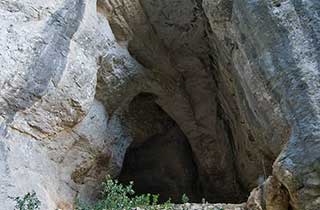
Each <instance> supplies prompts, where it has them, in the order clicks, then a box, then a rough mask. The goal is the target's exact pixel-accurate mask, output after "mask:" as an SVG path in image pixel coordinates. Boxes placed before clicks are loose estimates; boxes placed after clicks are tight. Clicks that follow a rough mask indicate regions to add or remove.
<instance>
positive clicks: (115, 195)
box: [76, 177, 187, 210]
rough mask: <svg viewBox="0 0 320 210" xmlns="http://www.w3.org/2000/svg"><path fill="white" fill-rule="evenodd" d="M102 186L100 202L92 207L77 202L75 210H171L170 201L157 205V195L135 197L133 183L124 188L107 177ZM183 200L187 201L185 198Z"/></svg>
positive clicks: (116, 181)
mask: <svg viewBox="0 0 320 210" xmlns="http://www.w3.org/2000/svg"><path fill="white" fill-rule="evenodd" d="M102 185H103V191H102V198H101V200H99V201H98V202H97V203H96V204H95V205H93V206H90V205H88V204H84V203H81V202H80V201H77V202H76V206H77V207H76V210H131V209H134V208H137V207H140V208H142V209H146V210H158V209H163V210H169V209H173V204H172V203H171V202H170V200H168V201H167V202H166V203H164V204H158V198H159V195H152V194H144V195H139V196H137V195H135V192H134V190H133V182H130V184H129V185H127V186H124V185H122V184H121V183H119V181H118V180H112V179H111V178H110V177H107V179H106V181H105V182H103V184H102ZM184 196H185V195H184ZM184 199H187V197H186V196H185V197H184Z"/></svg>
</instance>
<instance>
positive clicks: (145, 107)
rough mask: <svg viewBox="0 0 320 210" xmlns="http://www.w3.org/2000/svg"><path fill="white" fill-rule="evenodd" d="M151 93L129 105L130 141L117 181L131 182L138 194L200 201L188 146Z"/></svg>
mask: <svg viewBox="0 0 320 210" xmlns="http://www.w3.org/2000/svg"><path fill="white" fill-rule="evenodd" d="M155 99H156V97H155V96H154V95H152V94H148V93H141V94H139V95H138V96H136V97H135V98H134V99H133V101H132V102H131V104H130V105H129V109H128V113H127V119H129V121H130V123H131V126H130V127H131V129H130V130H131V131H132V136H133V142H132V143H131V145H130V146H129V148H128V149H127V152H126V154H125V158H124V162H123V167H122V170H121V173H120V175H119V176H118V180H119V181H120V183H124V184H128V183H129V182H130V181H133V182H134V190H135V191H136V193H137V194H138V195H139V194H147V193H151V194H158V195H159V202H165V201H167V200H168V199H169V198H170V199H171V201H172V202H175V203H179V202H181V198H182V195H183V194H186V195H187V196H188V198H189V199H190V201H192V202H199V201H200V199H201V193H200V188H199V185H198V173H197V166H196V164H195V162H194V160H193V154H192V149H191V146H190V144H189V142H188V139H187V137H186V136H185V134H184V133H183V132H182V131H181V129H180V128H179V126H178V125H177V123H176V122H175V121H174V120H173V119H172V118H171V117H170V116H169V115H168V114H167V113H166V112H165V111H164V110H163V109H161V107H160V106H159V105H157V104H156V102H155Z"/></svg>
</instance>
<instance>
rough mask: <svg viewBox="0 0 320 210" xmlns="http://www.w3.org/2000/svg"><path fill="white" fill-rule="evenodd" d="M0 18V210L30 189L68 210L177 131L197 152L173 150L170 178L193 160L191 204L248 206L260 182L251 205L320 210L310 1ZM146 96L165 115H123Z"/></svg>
mask: <svg viewBox="0 0 320 210" xmlns="http://www.w3.org/2000/svg"><path fill="white" fill-rule="evenodd" d="M0 11H1V13H0V26H1V29H2V30H0V49H1V50H0V87H1V90H0V185H1V189H0V203H1V204H2V206H1V207H0V208H3V209H12V208H13V201H12V200H11V199H9V198H8V197H14V196H18V195H22V194H24V193H26V192H28V191H31V190H35V191H36V192H37V194H38V195H39V198H40V200H41V202H42V209H45V210H48V209H49V210H51V209H55V208H61V209H72V206H73V200H74V198H75V197H77V196H78V197H80V198H81V199H83V200H89V201H90V200H92V199H94V198H95V197H96V196H97V192H98V189H99V183H100V182H101V180H102V179H103V178H104V176H105V175H106V174H111V175H112V176H114V177H116V176H118V175H119V173H120V171H121V168H122V166H123V161H124V157H125V154H126V151H127V149H128V148H129V147H130V145H131V147H130V148H132V147H134V146H136V147H137V148H138V146H137V145H139V146H141V145H144V144H145V143H148V141H149V140H150V139H151V140H152V138H150V137H152V136H153V135H155V134H159V133H161V135H160V136H161V138H160V137H159V138H158V140H157V141H158V143H156V144H155V145H159V146H158V147H157V148H154V147H152V146H150V147H147V148H149V149H150V150H152V149H154V150H153V151H161V149H163V148H166V147H162V144H163V143H164V142H168V141H167V140H168V135H169V134H171V132H172V136H175V137H176V138H175V139H181V138H182V137H183V139H184V141H185V142H186V141H188V142H186V144H184V145H190V150H191V151H192V155H191V154H189V156H191V157H187V156H188V155H185V154H187V153H184V152H183V151H179V152H181V153H178V152H177V154H180V155H177V156H178V157H180V159H179V160H178V161H176V162H174V161H172V163H171V165H170V170H176V171H173V174H176V175H177V176H178V174H184V172H181V171H182V168H184V167H185V168H188V167H189V166H188V165H189V164H188V163H189V162H193V166H192V167H195V169H194V170H192V171H195V172H194V173H196V175H195V176H193V175H192V180H193V181H194V179H196V180H195V182H196V183H197V187H198V188H197V190H198V192H197V193H198V194H199V196H200V197H201V196H203V197H206V199H207V200H209V201H212V202H243V201H245V200H246V199H247V196H248V195H249V192H250V191H251V190H253V189H254V188H255V187H257V186H258V185H259V186H260V187H259V188H256V189H254V190H253V192H252V193H251V196H250V198H249V201H248V206H250V207H249V209H250V208H252V209H254V208H256V209H259V208H260V209H263V210H275V209H277V210H282V209H283V210H285V209H294V210H318V209H319V206H320V200H319V197H320V153H319V150H320V141H319V138H320V124H319V122H320V105H319V103H320V92H319V87H320V81H319V78H320V77H319V60H320V41H319V40H320V32H319V30H320V25H319V24H320V21H319V20H320V16H319V11H320V2H319V1H318V0H305V1H300V0H281V1H280V0H279V1H278V0H274V1H266V0H258V1H246V0H237V1H235V0H234V1H233V0H210V1H209V0H97V1H90V0H76V1H74V0H47V1H31V0H12V1H11V0H10V1H9V0H2V1H0ZM141 94H142V95H143V94H150V95H152V98H153V99H152V100H153V102H152V103H153V104H154V105H155V104H157V105H156V106H158V107H160V108H161V110H162V111H161V112H154V110H153V109H152V108H150V109H149V106H147V105H148V104H147V103H146V108H144V106H143V105H141V109H133V110H132V103H133V102H134V101H135V99H136V97H137V96H138V95H140V96H141ZM142 102H143V101H142ZM136 110H137V111H139V113H140V111H141V113H142V114H141V113H140V114H139V113H135V111H136ZM160 113H162V114H160ZM163 113H165V114H163ZM163 116H166V117H163ZM142 121H143V122H142ZM169 121H170V122H172V123H173V124H174V125H175V126H173V127H171V128H172V129H167V130H166V129H164V127H165V125H166V123H167V122H169ZM157 126H158V127H157ZM151 140H150V142H151ZM150 142H149V143H150ZM141 147H143V146H141ZM182 147H183V146H182ZM143 148H144V147H143ZM168 148H169V149H165V150H166V151H167V152H168V153H170V154H174V151H176V150H178V149H179V147H177V146H176V145H173V146H172V145H171V146H170V147H168ZM183 148H184V147H183ZM181 150H182V149H181ZM144 152H147V154H149V153H148V151H144ZM149 152H150V151H149ZM129 153H130V149H128V154H129ZM162 153H163V155H165V152H162ZM190 153H191V152H190ZM143 154H144V153H143ZM155 157H156V158H155V159H154V161H159V160H161V158H162V156H161V154H159V155H158V156H155ZM166 158H167V157H166ZM163 160H165V158H163ZM124 164H125V165H126V164H127V163H124ZM179 164H181V165H183V167H179V166H178V165H179ZM175 165H176V167H174V166H175ZM175 172H176V173H175ZM180 172H181V173H180ZM137 173H139V172H137ZM155 173H156V172H155ZM166 174H168V173H167V172H164V174H163V175H162V177H163V176H165V175H166ZM129 175H130V174H129ZM270 175H271V178H268V179H267V177H268V176H270ZM194 177H196V178H194ZM164 178H165V177H164ZM171 178H172V177H171ZM163 180H165V179H162V181H163ZM172 180H177V182H178V181H182V182H184V181H183V180H178V179H177V177H173V178H172ZM186 180H187V179H186ZM188 180H189V179H188ZM190 180H191V179H190ZM186 182H188V181H185V182H184V183H186ZM146 187H147V186H146ZM188 189H189V188H188ZM182 193H183V192H182ZM177 194H178V193H177ZM196 208H198V207H195V209H196ZM199 208H200V207H199ZM219 208H220V207H219ZM221 208H226V209H228V207H221ZM232 208H234V207H232ZM232 208H231V209H232ZM237 208H238V207H237ZM239 208H242V207H239Z"/></svg>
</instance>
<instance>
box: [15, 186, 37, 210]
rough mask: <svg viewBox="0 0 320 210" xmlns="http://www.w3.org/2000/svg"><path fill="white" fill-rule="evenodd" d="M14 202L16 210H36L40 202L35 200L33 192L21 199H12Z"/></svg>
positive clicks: (35, 195) (35, 196)
mask: <svg viewBox="0 0 320 210" xmlns="http://www.w3.org/2000/svg"><path fill="white" fill-rule="evenodd" d="M12 199H13V200H14V201H15V202H16V206H15V209H17V210H38V209H40V205H41V202H40V200H39V199H38V198H37V194H36V192H35V191H32V192H28V193H27V194H25V195H24V196H23V197H15V198H12Z"/></svg>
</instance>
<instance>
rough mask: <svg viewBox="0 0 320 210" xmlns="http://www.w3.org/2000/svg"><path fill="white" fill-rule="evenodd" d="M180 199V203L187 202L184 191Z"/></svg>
mask: <svg viewBox="0 0 320 210" xmlns="http://www.w3.org/2000/svg"><path fill="white" fill-rule="evenodd" d="M181 201H182V203H188V202H189V198H188V196H187V195H186V194H185V193H183V195H182V197H181Z"/></svg>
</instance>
